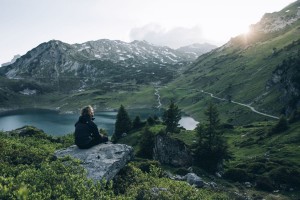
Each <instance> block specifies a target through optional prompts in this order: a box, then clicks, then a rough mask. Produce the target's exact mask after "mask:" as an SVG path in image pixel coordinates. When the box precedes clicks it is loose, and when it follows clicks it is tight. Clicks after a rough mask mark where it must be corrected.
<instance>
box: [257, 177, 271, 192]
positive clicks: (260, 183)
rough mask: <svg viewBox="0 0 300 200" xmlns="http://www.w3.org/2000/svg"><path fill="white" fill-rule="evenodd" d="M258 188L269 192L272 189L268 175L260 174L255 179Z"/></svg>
mask: <svg viewBox="0 0 300 200" xmlns="http://www.w3.org/2000/svg"><path fill="white" fill-rule="evenodd" d="M255 187H256V188H257V189H259V190H264V191H268V192H271V191H273V190H274V187H273V184H272V181H271V180H270V179H269V178H268V177H264V176H260V177H258V178H257V179H256V186H255Z"/></svg>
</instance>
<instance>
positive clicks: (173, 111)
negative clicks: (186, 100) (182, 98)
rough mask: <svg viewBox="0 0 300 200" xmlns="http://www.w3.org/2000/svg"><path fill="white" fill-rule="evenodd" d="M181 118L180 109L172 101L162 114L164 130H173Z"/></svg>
mask: <svg viewBox="0 0 300 200" xmlns="http://www.w3.org/2000/svg"><path fill="white" fill-rule="evenodd" d="M180 119H181V111H180V109H179V108H178V106H177V105H175V103H174V102H173V101H172V102H171V104H170V105H169V109H168V110H166V111H165V112H164V114H163V121H164V123H165V124H166V126H167V127H166V132H175V130H176V128H177V127H178V122H179V120H180Z"/></svg>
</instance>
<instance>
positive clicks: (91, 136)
mask: <svg viewBox="0 0 300 200" xmlns="http://www.w3.org/2000/svg"><path fill="white" fill-rule="evenodd" d="M94 119H95V118H94V110H93V108H92V106H87V107H84V108H83V109H82V110H81V116H80V117H79V119H78V121H77V122H76V124H75V144H76V145H77V146H78V147H79V148H80V149H88V148H90V147H92V146H94V145H97V144H100V143H103V142H107V141H108V137H106V136H102V135H101V134H100V133H99V130H98V127H97V125H96V124H95V123H94V122H93V120H94Z"/></svg>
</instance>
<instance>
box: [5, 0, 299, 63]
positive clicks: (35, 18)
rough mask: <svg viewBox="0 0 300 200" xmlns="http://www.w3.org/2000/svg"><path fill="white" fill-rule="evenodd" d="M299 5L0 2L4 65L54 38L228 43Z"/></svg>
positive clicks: (255, 1) (278, 0)
mask: <svg viewBox="0 0 300 200" xmlns="http://www.w3.org/2000/svg"><path fill="white" fill-rule="evenodd" d="M294 1H295V0H0V64H1V63H4V62H8V61H10V60H11V59H12V58H13V56H14V55H17V54H20V55H24V54H25V53H26V52H27V51H29V50H31V49H32V48H34V47H36V46H38V45H39V44H40V43H42V42H47V41H49V40H52V39H56V40H61V41H63V42H66V43H69V44H74V43H83V42H86V41H91V40H98V39H104V38H105V39H112V40H122V41H125V42H131V41H133V40H146V41H148V42H150V43H152V44H156V45H166V46H170V47H172V48H178V47H180V46H185V45H190V44H193V43H204V42H208V43H212V44H215V45H218V46H220V45H222V44H225V43H226V42H227V41H228V40H229V39H230V38H231V37H234V36H237V35H239V34H242V33H246V32H247V31H248V28H249V25H251V24H254V23H257V22H258V21H259V20H260V19H261V17H262V16H263V14H264V13H270V12H275V11H279V10H281V9H283V8H284V7H285V6H287V5H289V4H290V3H292V2H294Z"/></svg>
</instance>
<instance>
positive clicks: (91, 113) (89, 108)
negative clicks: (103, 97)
mask: <svg viewBox="0 0 300 200" xmlns="http://www.w3.org/2000/svg"><path fill="white" fill-rule="evenodd" d="M87 115H88V116H90V117H91V118H92V117H94V109H93V107H92V106H90V105H89V106H86V107H84V108H82V110H81V116H87Z"/></svg>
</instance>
